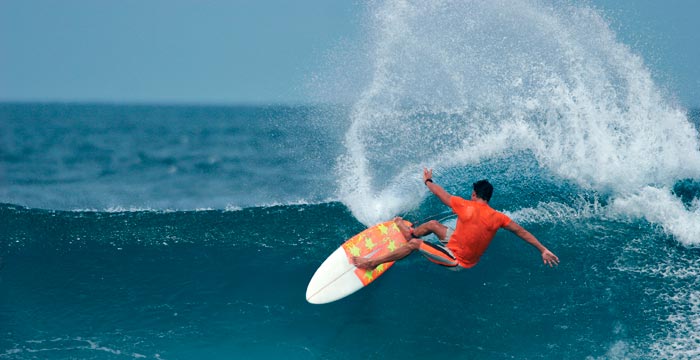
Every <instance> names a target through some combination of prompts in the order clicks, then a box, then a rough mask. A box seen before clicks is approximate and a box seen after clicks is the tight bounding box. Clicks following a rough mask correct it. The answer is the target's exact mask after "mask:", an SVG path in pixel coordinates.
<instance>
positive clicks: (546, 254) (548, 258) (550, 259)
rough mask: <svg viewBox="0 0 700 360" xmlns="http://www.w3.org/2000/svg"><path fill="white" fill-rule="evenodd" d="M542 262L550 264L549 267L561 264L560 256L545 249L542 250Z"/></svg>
mask: <svg viewBox="0 0 700 360" xmlns="http://www.w3.org/2000/svg"><path fill="white" fill-rule="evenodd" d="M542 262H544V264H545V265H549V267H554V266H557V265H559V258H558V257H557V256H556V255H554V253H552V252H551V251H549V250H547V249H545V250H544V251H543V252H542Z"/></svg>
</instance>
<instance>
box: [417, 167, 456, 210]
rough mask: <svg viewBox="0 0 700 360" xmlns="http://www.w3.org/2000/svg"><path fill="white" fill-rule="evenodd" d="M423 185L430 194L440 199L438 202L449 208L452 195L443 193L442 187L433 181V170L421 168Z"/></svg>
mask: <svg viewBox="0 0 700 360" xmlns="http://www.w3.org/2000/svg"><path fill="white" fill-rule="evenodd" d="M423 183H424V184H425V186H427V187H428V190H430V192H432V193H433V194H435V196H437V197H438V199H440V201H442V202H443V203H444V204H445V205H447V206H450V199H451V198H452V195H450V193H448V192H447V191H445V189H443V188H442V186H440V185H438V184H436V183H435V182H434V181H433V169H430V170H428V169H427V168H423Z"/></svg>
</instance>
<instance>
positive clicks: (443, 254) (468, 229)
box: [353, 169, 559, 269]
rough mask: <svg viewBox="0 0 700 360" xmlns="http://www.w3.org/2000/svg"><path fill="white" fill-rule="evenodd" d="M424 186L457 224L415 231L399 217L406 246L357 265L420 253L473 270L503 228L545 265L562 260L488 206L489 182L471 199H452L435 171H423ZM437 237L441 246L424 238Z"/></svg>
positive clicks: (480, 184)
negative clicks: (525, 245)
mask: <svg viewBox="0 0 700 360" xmlns="http://www.w3.org/2000/svg"><path fill="white" fill-rule="evenodd" d="M423 183H425V185H426V186H427V187H428V190H430V192H432V193H433V194H434V195H435V196H437V197H438V199H440V201H442V202H443V203H444V204H445V205H447V206H449V207H450V208H451V209H452V211H454V213H455V214H457V225H456V226H455V228H454V229H451V228H449V227H447V226H445V225H443V224H441V223H439V222H437V221H435V220H432V221H428V222H426V223H424V224H421V225H419V226H417V227H415V228H410V227H408V226H407V225H406V224H405V222H404V220H403V219H401V218H400V217H397V218H395V219H394V222H395V223H396V225H397V226H398V228H399V229H400V230H401V232H402V233H403V235H404V237H405V238H406V241H407V243H406V245H404V246H402V247H400V248H398V249H396V250H395V251H393V252H391V253H389V254H386V255H384V256H382V257H379V258H376V259H366V258H362V257H353V263H354V264H355V266H357V267H358V268H361V269H374V268H375V267H377V266H379V265H380V264H383V263H386V262H390V261H396V260H400V259H403V258H405V257H406V256H408V255H409V254H411V253H412V252H413V251H416V250H419V251H420V252H421V253H423V255H425V256H426V257H427V258H428V259H429V260H430V261H432V262H435V263H437V264H440V265H443V266H447V267H458V266H459V267H462V268H471V267H473V266H474V265H476V264H477V263H478V262H479V259H480V258H481V255H482V254H483V253H484V252H485V251H486V248H488V246H489V244H490V243H491V240H493V237H494V236H495V235H496V232H497V231H498V230H499V229H501V228H504V229H506V230H509V231H511V232H512V233H514V234H515V235H517V236H518V237H520V238H521V239H523V240H524V241H526V242H527V243H528V244H530V245H532V246H534V247H535V248H536V249H537V250H539V252H540V254H541V255H542V262H543V263H544V264H546V265H549V266H550V267H552V266H556V265H558V264H559V258H558V257H557V256H556V255H554V254H553V253H552V252H551V251H549V249H547V248H546V247H545V246H544V245H542V244H541V243H540V242H539V241H538V240H537V238H535V237H534V236H533V235H532V234H530V232H529V231H527V230H525V229H524V228H523V227H522V226H520V225H518V224H517V223H516V222H515V221H513V220H511V219H510V218H509V217H508V216H507V215H505V214H503V213H500V212H498V211H496V210H494V209H492V208H491V207H490V206H489V201H490V200H491V195H492V194H493V185H491V183H489V182H488V181H487V180H479V181H477V182H475V183H474V184H473V185H472V194H471V200H465V199H463V198H461V197H459V196H453V195H451V194H450V193H448V192H447V191H445V189H443V188H442V186H440V185H438V184H436V183H435V182H434V181H433V170H432V169H431V170H428V169H423ZM428 234H435V235H436V236H437V237H438V239H440V242H441V243H440V244H434V243H430V242H427V241H423V240H422V239H421V237H422V236H425V235H428Z"/></svg>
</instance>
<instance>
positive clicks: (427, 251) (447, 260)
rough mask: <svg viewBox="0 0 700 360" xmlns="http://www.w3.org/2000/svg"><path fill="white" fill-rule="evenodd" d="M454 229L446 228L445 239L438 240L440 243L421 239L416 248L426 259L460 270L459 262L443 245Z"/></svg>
mask: <svg viewBox="0 0 700 360" xmlns="http://www.w3.org/2000/svg"><path fill="white" fill-rule="evenodd" d="M453 233H454V229H451V228H447V235H446V236H445V240H440V243H434V242H429V241H425V240H424V241H423V242H422V243H421V245H420V247H419V248H418V250H419V251H420V252H421V254H423V256H425V257H426V258H427V259H428V260H430V261H432V262H434V263H436V264H438V265H441V266H445V267H448V268H451V269H452V270H460V269H461V267H460V266H459V262H458V261H457V257H456V256H455V255H454V254H453V253H452V251H451V250H450V249H448V248H447V246H445V244H447V241H448V240H450V237H452V234H453Z"/></svg>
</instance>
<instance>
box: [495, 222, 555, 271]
mask: <svg viewBox="0 0 700 360" xmlns="http://www.w3.org/2000/svg"><path fill="white" fill-rule="evenodd" d="M503 228H505V229H506V230H508V231H510V232H512V233H513V234H515V235H517V236H518V237H519V238H521V239H523V240H525V241H526V242H527V243H528V244H530V245H532V246H534V247H535V248H536V249H537V250H539V252H540V253H541V254H542V262H544V263H545V264H546V265H549V266H550V267H552V266H556V265H559V258H558V257H557V256H556V255H554V253H552V252H551V251H549V249H547V248H546V247H545V246H544V245H542V243H541V242H540V241H539V240H537V238H536V237H535V236H534V235H532V234H530V232H529V231H527V230H525V228H523V227H522V226H520V225H518V223H516V222H515V221H512V220H511V221H510V222H509V223H508V224H507V225H505V226H504V227H503Z"/></svg>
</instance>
